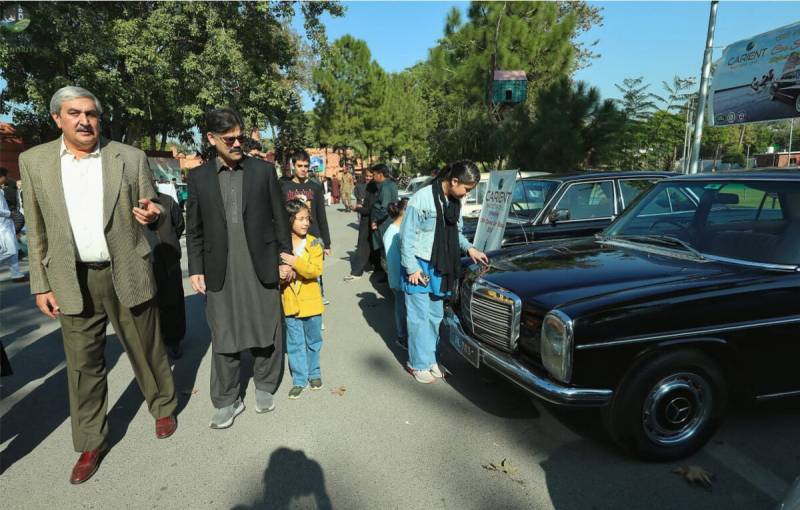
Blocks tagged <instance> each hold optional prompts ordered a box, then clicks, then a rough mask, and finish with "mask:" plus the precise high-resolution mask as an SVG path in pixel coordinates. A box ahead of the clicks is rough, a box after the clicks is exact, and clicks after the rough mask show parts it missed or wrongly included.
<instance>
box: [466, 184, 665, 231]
mask: <svg viewBox="0 0 800 510" xmlns="http://www.w3.org/2000/svg"><path fill="white" fill-rule="evenodd" d="M674 175H677V174H674V173H669V172H641V171H639V172H607V173H598V172H579V173H569V174H551V175H547V176H545V177H534V178H526V179H521V180H519V181H517V183H516V186H515V187H514V192H513V194H512V198H511V200H512V202H511V211H510V212H509V216H508V221H507V222H506V230H505V233H504V235H503V247H507V246H514V245H519V244H527V243H530V242H533V241H542V240H551V239H564V238H570V237H581V236H588V235H592V234H595V233H597V232H599V231H601V230H603V229H604V228H605V227H607V226H608V225H609V223H611V221H612V220H613V219H614V218H615V217H616V216H618V215H619V214H620V213H621V212H622V211H623V210H624V209H625V208H626V207H627V206H628V205H630V203H631V202H633V201H634V200H635V199H636V198H637V197H638V196H639V195H640V194H641V193H642V192H644V191H646V190H648V189H650V188H651V187H652V186H653V184H655V183H656V182H658V181H660V180H662V179H666V178H667V177H671V176H674ZM477 226H478V220H477V219H472V218H464V227H463V230H464V235H465V236H466V238H467V239H469V241H470V242H472V241H473V239H474V237H475V229H476V228H477Z"/></svg>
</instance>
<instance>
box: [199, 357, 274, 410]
mask: <svg viewBox="0 0 800 510" xmlns="http://www.w3.org/2000/svg"><path fill="white" fill-rule="evenodd" d="M249 351H250V354H252V355H253V382H254V383H255V386H256V388H257V389H259V390H261V391H266V392H268V393H275V390H277V389H278V383H279V382H280V378H281V368H283V348H282V342H276V344H275V345H274V346H270V347H253V348H251V349H249ZM240 365H241V353H238V352H237V353H232V354H231V353H218V352H214V353H212V355H211V402H212V403H213V404H214V407H216V408H217V409H220V408H222V407H226V406H229V405H231V404H233V403H234V402H236V399H238V398H239V395H240V394H241V388H240V385H239V374H240V370H239V368H240Z"/></svg>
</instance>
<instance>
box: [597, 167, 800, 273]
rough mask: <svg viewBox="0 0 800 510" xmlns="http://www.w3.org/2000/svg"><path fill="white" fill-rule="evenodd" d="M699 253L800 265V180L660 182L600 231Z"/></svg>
mask: <svg viewBox="0 0 800 510" xmlns="http://www.w3.org/2000/svg"><path fill="white" fill-rule="evenodd" d="M601 237H603V238H604V239H617V240H624V241H630V242H632V243H634V244H649V245H658V246H659V247H666V248H671V249H674V250H679V251H685V252H690V253H691V254H693V255H695V256H698V257H711V258H714V257H716V258H724V259H733V260H734V261H743V262H755V263H763V264H778V265H787V266H795V265H798V264H800V182H791V181H789V182H787V181H770V180H763V181H757V180H752V181H750V180H725V179H719V180H703V181H697V180H676V181H662V182H661V183H659V184H657V185H656V186H655V187H654V188H653V189H652V190H651V191H650V192H649V193H647V194H646V195H645V196H644V197H642V199H641V200H640V201H638V202H636V203H635V205H633V206H632V207H631V208H630V209H628V210H627V211H625V213H623V215H622V216H621V217H620V218H619V219H618V220H617V221H616V222H614V223H613V224H612V225H611V226H609V227H608V228H607V229H606V231H605V232H604V233H603V234H601Z"/></svg>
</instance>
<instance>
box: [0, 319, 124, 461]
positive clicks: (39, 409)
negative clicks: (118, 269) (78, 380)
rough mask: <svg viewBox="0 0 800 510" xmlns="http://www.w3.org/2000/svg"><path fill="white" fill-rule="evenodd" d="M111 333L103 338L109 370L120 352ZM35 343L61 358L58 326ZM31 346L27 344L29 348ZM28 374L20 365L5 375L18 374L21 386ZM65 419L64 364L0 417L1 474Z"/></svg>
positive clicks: (13, 376)
mask: <svg viewBox="0 0 800 510" xmlns="http://www.w3.org/2000/svg"><path fill="white" fill-rule="evenodd" d="M112 337H114V338H116V336H114V335H109V337H108V339H107V341H106V352H105V359H106V367H107V369H108V370H111V368H113V367H114V365H116V363H117V361H119V358H120V356H121V355H122V352H123V349H122V345H121V343H120V342H118V341H111V338H112ZM38 343H42V345H44V346H47V348H49V349H53V348H56V347H57V348H58V349H59V350H60V356H61V359H63V356H64V352H63V348H62V341H61V330H60V329H58V330H56V331H53V332H52V333H50V334H49V335H46V336H44V337H42V338H41V339H40V340H38V341H37V342H36V344H38ZM36 344H34V346H35V345H36ZM31 347H33V346H29V348H28V349H30V348H31ZM26 350H27V349H26ZM50 356H56V359H59V358H58V354H56V353H50ZM50 359H51V358H50ZM15 360H16V361H17V365H20V363H18V362H19V359H18V357H16V356H15V357H14V359H12V361H11V362H12V365H13V364H14V362H15ZM15 369H16V367H15ZM29 374H30V372H27V371H26V370H24V369H23V368H22V367H20V370H17V371H16V372H15V374H14V375H12V376H11V377H9V378H8V379H11V380H12V381H13V380H14V379H15V378H21V379H22V381H20V382H18V383H16V385H19V386H20V387H21V386H22V385H24V384H25V383H27V382H30V381H31V379H29V378H28V376H29ZM3 384H5V381H4V382H3ZM67 419H69V393H68V387H67V369H66V367H64V368H62V369H60V370H59V371H58V372H56V373H54V374H53V375H51V376H50V377H49V378H47V380H46V381H45V382H44V383H42V384H41V385H40V386H38V387H37V388H36V389H34V390H33V391H32V392H31V393H29V394H28V395H26V396H25V397H24V398H23V399H22V400H21V401H20V402H18V403H16V404H15V405H14V406H13V407H12V408H11V409H10V410H9V411H8V412H7V413H6V414H5V415H3V417H2V419H0V444H6V443H7V442H8V443H7V445H6V447H5V450H3V451H2V452H1V453H0V474H2V473H4V472H5V470H6V469H8V468H9V467H11V466H12V465H13V464H14V463H15V462H17V461H18V460H20V459H22V458H24V457H25V456H26V455H28V454H29V453H31V452H32V451H33V450H34V449H35V448H36V447H37V446H39V444H40V443H41V442H42V441H44V440H45V439H46V438H47V437H48V436H49V435H50V434H52V433H53V431H55V430H56V429H57V428H58V427H59V426H60V425H61V424H62V423H64V421H65V420H67ZM9 441H10V442H9Z"/></svg>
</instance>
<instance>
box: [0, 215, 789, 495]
mask: <svg viewBox="0 0 800 510" xmlns="http://www.w3.org/2000/svg"><path fill="white" fill-rule="evenodd" d="M328 215H329V218H330V223H331V228H332V230H333V237H334V240H335V241H334V250H335V253H334V256H333V257H332V258H329V259H328V260H327V261H326V269H325V288H326V292H327V294H328V297H329V298H330V300H331V304H330V306H329V307H328V309H327V311H326V313H325V326H326V329H325V332H324V337H325V344H324V347H323V351H322V370H323V379H324V382H325V388H324V389H323V390H322V391H319V392H314V393H308V394H304V395H303V396H302V398H301V399H300V400H297V401H289V400H287V399H286V394H287V392H288V389H289V386H290V379H289V375H288V371H287V373H286V374H285V377H284V379H283V384H282V385H281V387H280V388H279V390H278V393H277V399H276V401H277V409H276V410H275V411H274V412H272V413H268V414H256V413H255V412H254V411H253V408H254V405H253V386H252V381H248V385H247V389H246V395H245V403H246V405H247V406H248V408H247V410H246V411H245V412H244V413H243V414H242V415H241V416H239V418H237V420H236V423H235V425H234V426H233V427H232V428H230V429H227V430H221V431H220V430H211V429H209V428H208V421H209V418H210V417H211V414H212V411H213V409H212V406H211V402H210V399H209V396H208V389H209V333H208V329H207V326H206V324H205V319H204V315H203V310H204V303H203V300H202V299H200V298H199V297H197V296H189V295H188V294H187V296H188V297H187V309H188V322H189V329H188V335H187V338H186V340H185V355H184V357H183V358H182V359H181V360H180V361H179V362H178V363H177V364H176V365H175V368H174V373H175V379H176V382H177V387H178V390H179V392H180V405H179V411H180V414H179V417H178V420H179V428H178V431H177V432H176V434H175V435H174V436H173V437H171V438H169V439H166V440H157V439H156V438H155V435H154V431H153V420H152V418H151V417H150V415H149V414H148V412H147V410H146V408H145V406H144V405H143V401H142V397H141V394H140V392H139V389H138V387H137V386H136V382H135V380H134V378H133V374H132V372H131V367H130V364H129V362H128V359H127V357H126V356H125V355H124V354H123V353H122V349H121V347H120V344H119V342H118V341H117V339H116V338H115V337H114V336H113V334H111V331H110V330H109V331H110V336H109V342H108V346H107V349H106V354H107V364H108V368H109V370H110V374H109V414H110V416H109V426H110V433H111V443H112V445H113V447H112V449H111V451H110V452H109V454H108V455H107V457H106V458H105V461H104V462H103V464H102V466H101V468H100V470H99V471H98V473H97V474H96V475H95V476H94V477H93V478H92V479H91V480H90V481H88V482H86V483H85V484H83V485H80V486H71V485H70V484H69V483H68V481H67V480H68V476H69V472H70V469H71V468H72V465H73V463H74V462H75V460H77V454H76V453H74V452H73V451H72V443H71V439H70V437H71V436H70V424H69V414H68V406H67V393H66V374H65V371H64V361H63V360H64V355H63V351H62V347H61V338H60V334H59V332H58V330H57V327H56V324H55V323H54V322H52V321H50V320H48V319H46V318H45V317H43V316H42V315H41V314H39V313H38V312H37V311H36V310H35V308H34V305H33V300H32V299H31V297H30V296H29V295H28V288H27V286H26V285H20V284H11V283H9V282H5V283H0V307H1V308H0V339H2V342H3V343H4V344H5V346H6V349H7V352H8V354H9V356H10V357H11V362H12V364H13V366H14V369H15V371H16V373H15V375H13V376H12V377H9V378H4V379H2V380H0V384H1V385H2V386H0V391H1V392H2V400H0V473H2V474H0V505H1V506H2V508H4V509H26V510H27V509H39V508H47V509H52V508H59V509H68V508H96V509H109V508H113V509H118V508H134V509H139V508H142V509H149V508H170V509H174V508H192V509H196V508H214V509H231V508H235V509H257V508H258V509H261V508H275V509H300V508H339V509H372V508H381V509H383V508H403V509H408V508H412V509H416V508H425V509H511V508H520V509H522V508H525V509H558V510H568V509H575V510H578V509H580V510H584V509H621V508H624V509H647V510H655V509H747V510H754V509H772V508H775V505H776V503H777V500H778V499H780V498H781V497H782V495H783V494H784V493H785V492H786V490H787V489H788V487H789V484H790V483H791V481H792V480H793V479H794V478H795V477H796V476H797V475H798V474H800V405H799V404H798V402H797V401H794V402H785V403H783V404H773V405H770V406H759V407H742V408H737V409H735V410H734V411H733V412H732V414H731V415H730V416H729V418H728V419H727V421H726V422H725V424H724V426H723V427H722V429H721V430H720V432H719V433H718V434H717V435H716V436H715V438H714V440H713V441H712V442H711V443H710V444H709V446H708V447H706V448H705V449H704V450H703V451H702V452H700V453H699V454H697V455H695V456H694V457H692V458H690V459H686V460H684V461H681V462H673V463H664V464H644V463H640V462H637V461H635V460H631V459H629V458H628V457H626V456H625V455H624V454H623V453H622V452H621V451H620V450H619V449H617V448H616V447H615V446H614V445H612V444H610V443H609V441H608V440H607V439H606V438H605V435H604V434H603V432H602V427H601V423H600V420H599V419H598V416H597V414H596V413H595V412H582V411H581V412H574V411H573V412H560V411H556V410H553V409H551V408H549V407H547V406H544V405H542V404H541V403H538V402H534V401H533V400H531V399H530V398H529V397H528V396H527V395H525V394H524V393H522V392H521V391H519V390H517V389H516V388H515V387H513V386H511V385H510V384H507V383H504V382H502V381H497V380H493V379H492V378H491V377H487V376H486V374H480V373H478V372H477V371H476V370H474V369H472V368H471V367H470V366H469V365H467V363H466V362H465V361H463V360H461V359H460V358H459V355H458V354H456V353H454V352H453V351H451V350H449V349H448V348H446V347H445V348H443V349H442V359H443V361H444V364H445V365H446V366H447V368H448V370H449V371H450V372H451V373H450V374H449V376H448V378H447V380H446V382H437V383H436V384H433V385H421V384H418V383H416V382H414V381H413V380H412V379H411V377H410V376H409V375H407V374H406V373H405V372H404V371H403V369H402V366H401V363H402V362H404V361H405V358H404V352H403V351H401V350H399V349H398V348H396V347H395V346H394V344H393V334H394V326H393V322H392V321H393V319H392V311H391V310H392V309H391V304H390V302H389V301H387V299H386V298H385V297H384V296H385V295H387V290H386V289H385V288H384V287H382V286H380V285H378V286H374V285H373V284H371V283H370V281H369V280H368V279H366V278H365V279H362V280H360V281H355V282H349V283H345V282H343V281H342V277H343V276H344V275H345V274H347V272H348V270H349V263H348V262H347V257H348V253H347V252H348V250H349V249H350V247H351V246H352V245H353V244H354V242H355V239H356V230H355V228H354V224H353V223H352V220H353V219H354V215H352V214H346V213H344V212H340V211H338V210H335V209H333V208H329V209H328ZM0 271H2V270H0ZM7 277H8V273H7V271H5V272H0V278H2V279H6V278H7ZM184 285H185V288H186V289H189V285H188V279H187V280H185V282H184ZM250 367H251V365H250ZM243 372H244V375H248V373H249V372H251V368H248V369H245V370H244V371H243ZM335 388H343V389H344V391H343V392H341V393H343V394H342V395H338V394H335V393H332V391H331V390H332V389H335ZM504 459H505V461H506V468H507V469H506V471H508V472H504V471H502V470H489V469H486V468H484V467H482V466H484V465H489V464H490V463H494V464H497V465H499V464H501V463H502V461H503V460H504ZM685 465H697V466H701V467H703V468H705V469H706V470H708V471H710V472H711V473H713V474H714V475H715V480H714V483H713V487H712V489H711V490H706V489H702V488H698V487H695V486H691V485H689V484H688V483H687V482H686V481H685V480H683V479H682V478H681V477H679V476H678V475H676V474H673V473H672V470H673V469H675V468H676V467H679V466H685Z"/></svg>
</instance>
